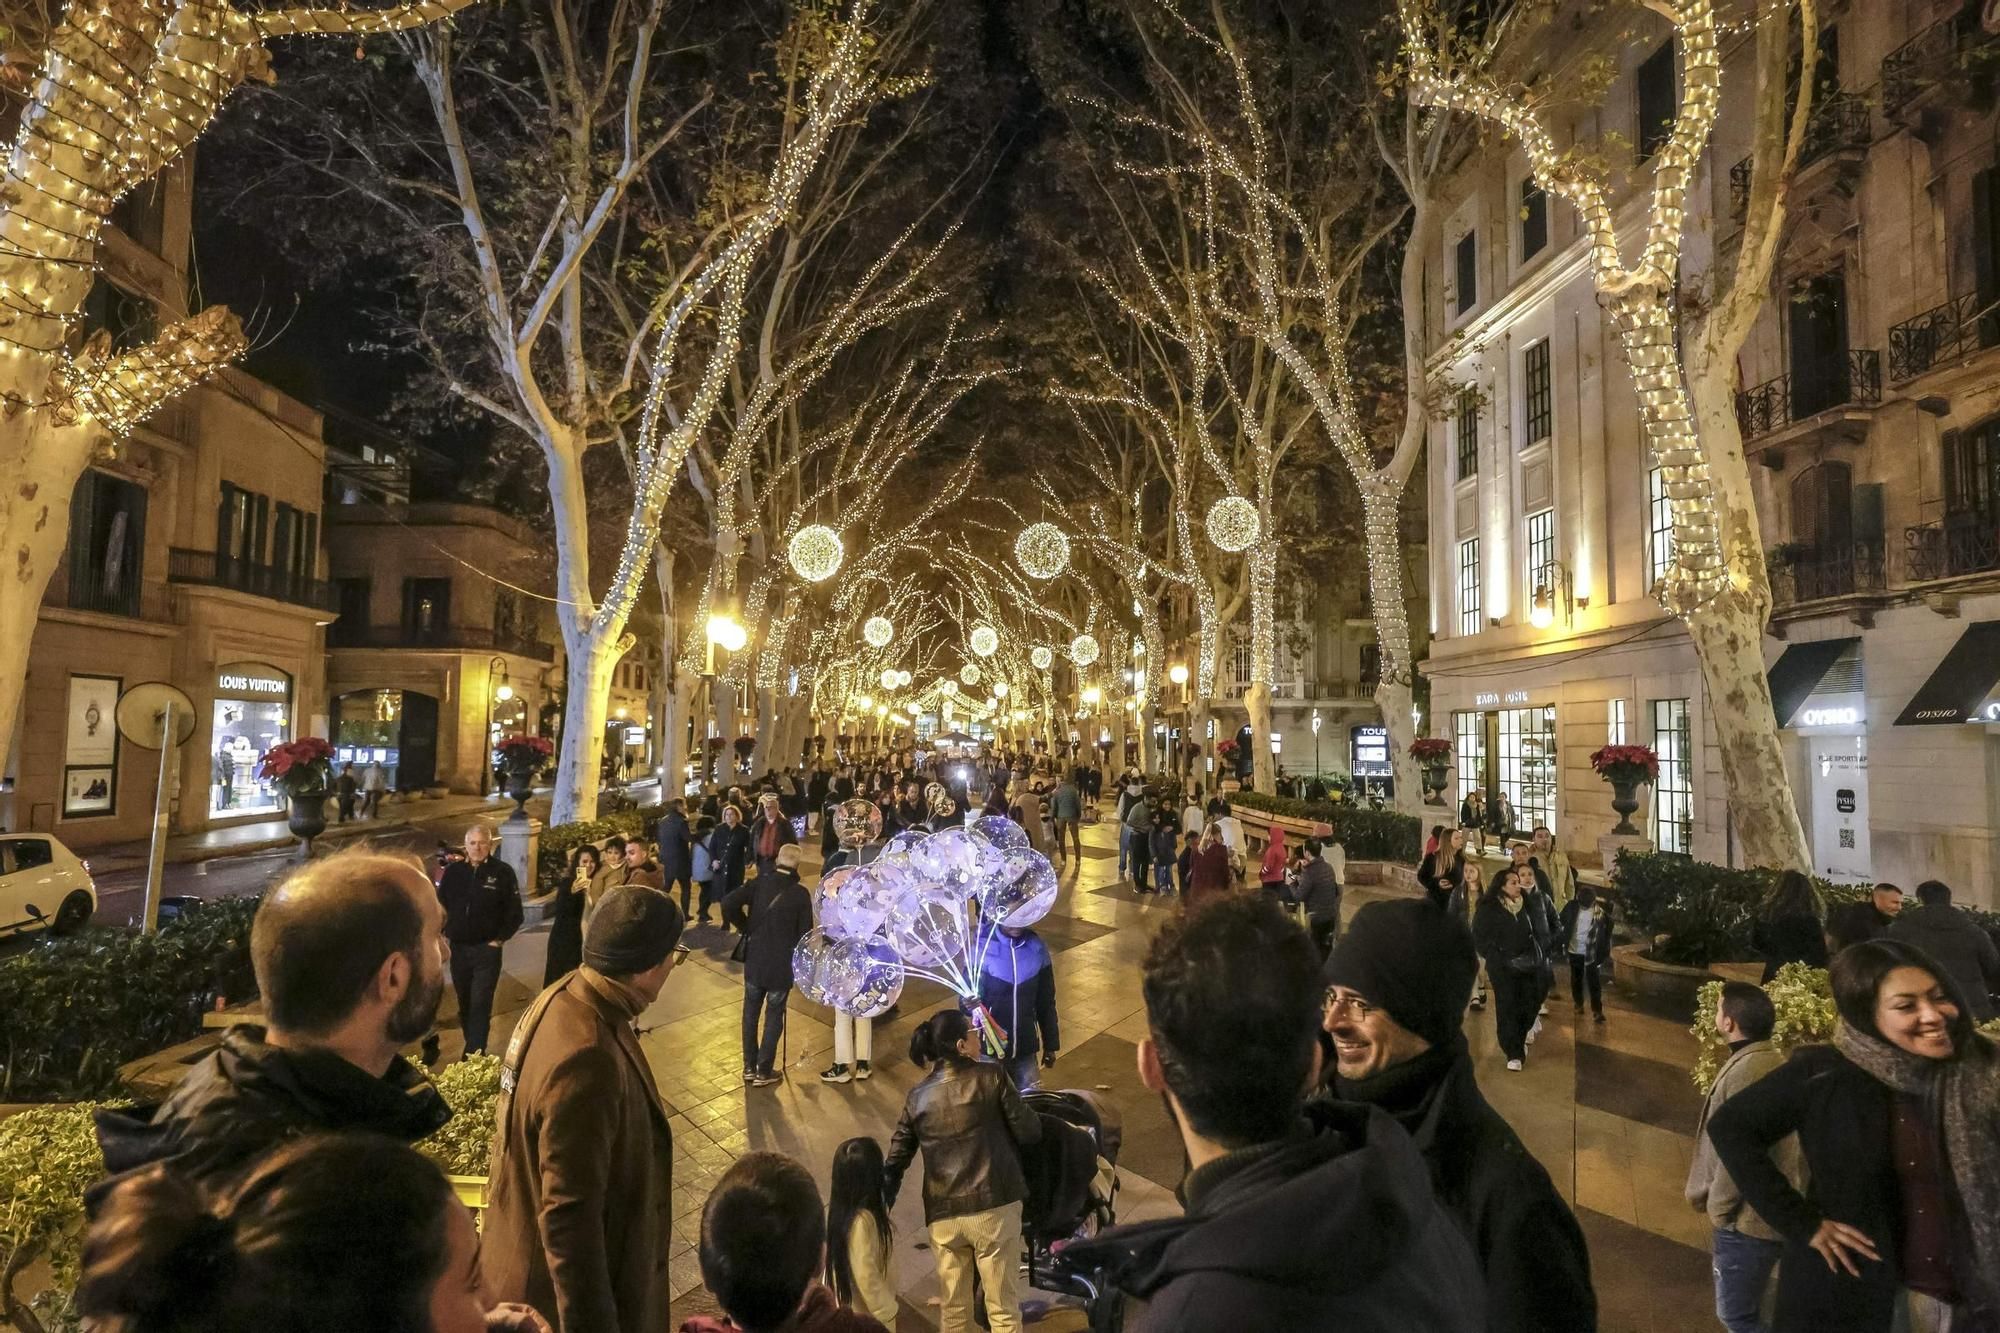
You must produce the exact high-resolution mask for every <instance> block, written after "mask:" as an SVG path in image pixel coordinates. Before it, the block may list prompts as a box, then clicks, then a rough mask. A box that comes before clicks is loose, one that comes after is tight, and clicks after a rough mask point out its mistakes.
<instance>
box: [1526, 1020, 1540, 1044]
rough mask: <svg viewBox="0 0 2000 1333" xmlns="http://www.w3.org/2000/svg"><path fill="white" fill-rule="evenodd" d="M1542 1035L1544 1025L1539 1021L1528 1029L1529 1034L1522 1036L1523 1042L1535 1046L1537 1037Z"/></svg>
mask: <svg viewBox="0 0 2000 1333" xmlns="http://www.w3.org/2000/svg"><path fill="white" fill-rule="evenodd" d="M1541 1035H1542V1025H1541V1024H1540V1023H1537V1024H1535V1025H1534V1026H1533V1027H1531V1028H1529V1029H1528V1035H1527V1036H1525V1037H1523V1038H1521V1044H1522V1045H1523V1046H1533V1045H1534V1044H1535V1038H1537V1037H1539V1036H1541Z"/></svg>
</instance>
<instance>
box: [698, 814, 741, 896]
mask: <svg viewBox="0 0 2000 1333" xmlns="http://www.w3.org/2000/svg"><path fill="white" fill-rule="evenodd" d="M749 857H750V830H749V829H747V828H744V827H743V811H742V808H741V807H739V806H735V805H725V806H723V807H722V822H721V823H720V824H717V825H716V826H715V827H714V828H712V829H710V830H709V833H708V859H709V862H710V864H711V865H713V866H714V867H715V896H716V898H717V900H718V901H719V900H721V899H723V898H727V897H728V896H729V895H730V894H732V893H734V892H736V890H738V889H739V888H741V887H743V870H744V866H745V864H746V863H747V862H748V860H749ZM707 910H708V909H707V908H706V907H704V908H703V909H702V912H703V915H704V916H705V915H707Z"/></svg>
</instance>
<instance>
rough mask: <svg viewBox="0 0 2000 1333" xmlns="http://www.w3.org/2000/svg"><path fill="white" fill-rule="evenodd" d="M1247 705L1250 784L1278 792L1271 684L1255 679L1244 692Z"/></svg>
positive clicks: (1267, 791) (1254, 787)
mask: <svg viewBox="0 0 2000 1333" xmlns="http://www.w3.org/2000/svg"><path fill="white" fill-rule="evenodd" d="M1243 709H1244V711H1245V712H1247V713H1249V714H1250V742H1249V744H1250V785H1251V787H1252V788H1253V789H1254V790H1256V791H1261V792H1265V793H1271V792H1275V791H1277V790H1278V772H1277V768H1278V766H1277V761H1276V759H1275V758H1274V757H1273V756H1272V754H1271V687H1270V686H1269V685H1266V684H1265V683H1264V682H1263V681H1261V680H1256V681H1252V682H1251V683H1250V688H1249V689H1247V690H1245V691H1244V692H1243Z"/></svg>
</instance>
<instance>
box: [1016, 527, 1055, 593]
mask: <svg viewBox="0 0 2000 1333" xmlns="http://www.w3.org/2000/svg"><path fill="white" fill-rule="evenodd" d="M1014 559H1015V561H1016V562H1017V563H1019V565H1020V566H1021V568H1022V570H1024V571H1025V572H1026V573H1027V575H1028V577H1029V578H1035V579H1052V578H1054V577H1055V576H1056V575H1058V574H1060V573H1062V572H1063V571H1064V570H1065V569H1068V568H1069V538H1068V537H1067V536H1065V535H1064V534H1063V530H1062V529H1061V528H1059V527H1057V526H1056V525H1055V524H1053V523H1031V524H1029V525H1028V526H1027V527H1026V528H1023V529H1022V530H1021V535H1020V536H1019V537H1016V538H1015V539H1014Z"/></svg>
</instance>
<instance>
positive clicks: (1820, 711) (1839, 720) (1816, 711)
mask: <svg viewBox="0 0 2000 1333" xmlns="http://www.w3.org/2000/svg"><path fill="white" fill-rule="evenodd" d="M1860 721H1861V710H1860V709H1859V708H1807V709H1804V710H1802V711H1801V712H1800V713H1799V725H1800V726H1802V727H1851V726H1855V725H1856V724H1858V723H1859V722H1860Z"/></svg>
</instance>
